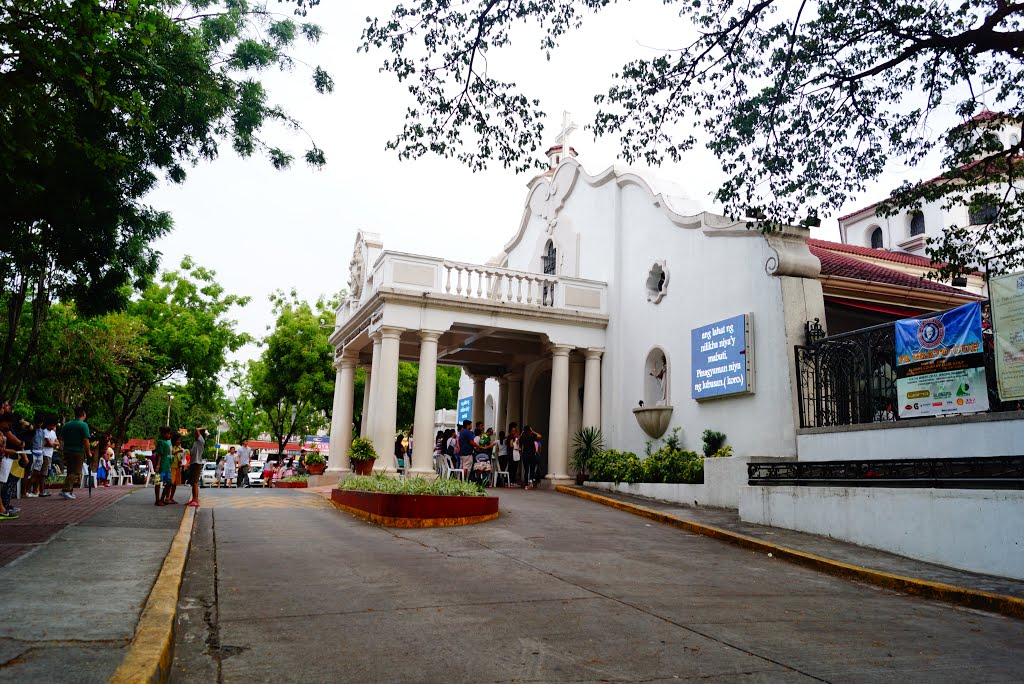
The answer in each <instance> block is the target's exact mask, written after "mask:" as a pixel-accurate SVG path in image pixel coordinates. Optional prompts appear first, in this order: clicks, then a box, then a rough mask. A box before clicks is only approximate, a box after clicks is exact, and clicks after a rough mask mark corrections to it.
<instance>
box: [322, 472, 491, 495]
mask: <svg viewBox="0 0 1024 684" xmlns="http://www.w3.org/2000/svg"><path fill="white" fill-rule="evenodd" d="M338 489H346V490H352V491H357V492H380V493H382V494H416V495H419V496H486V495H487V492H486V490H484V488H483V487H482V486H480V485H478V484H477V483H475V482H463V481H462V480H450V479H443V480H441V479H438V480H426V479H424V478H422V477H408V478H404V479H397V478H393V477H386V476H383V475H358V476H356V477H350V478H349V479H347V480H345V481H344V482H341V483H340V484H339V485H338Z"/></svg>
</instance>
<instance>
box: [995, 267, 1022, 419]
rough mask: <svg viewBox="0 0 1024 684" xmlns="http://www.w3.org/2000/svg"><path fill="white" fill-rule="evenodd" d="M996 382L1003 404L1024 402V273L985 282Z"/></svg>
mask: <svg viewBox="0 0 1024 684" xmlns="http://www.w3.org/2000/svg"><path fill="white" fill-rule="evenodd" d="M988 294H989V299H990V301H991V302H992V328H993V331H994V335H995V340H994V342H995V345H994V351H995V357H996V383H997V384H998V385H999V398H1000V399H1002V400H1003V401H1013V400H1015V399H1024V273H1013V274H1011V275H1004V276H999V277H998V278H992V279H991V280H989V281H988Z"/></svg>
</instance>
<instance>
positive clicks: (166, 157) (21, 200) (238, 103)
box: [0, 0, 333, 397]
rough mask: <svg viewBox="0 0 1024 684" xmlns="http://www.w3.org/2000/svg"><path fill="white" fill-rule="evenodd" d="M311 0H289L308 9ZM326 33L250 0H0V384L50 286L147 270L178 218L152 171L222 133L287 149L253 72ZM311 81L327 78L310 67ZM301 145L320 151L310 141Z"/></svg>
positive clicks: (167, 168)
mask: <svg viewBox="0 0 1024 684" xmlns="http://www.w3.org/2000/svg"><path fill="white" fill-rule="evenodd" d="M317 3H318V0H292V3H291V4H293V5H294V6H295V12H296V14H298V15H301V16H304V15H305V13H306V10H307V8H308V7H310V6H312V5H315V4H317ZM321 35H322V30H321V29H320V28H319V27H318V26H316V25H315V24H310V23H306V22H304V21H296V20H294V19H291V18H289V17H287V16H282V15H279V14H277V13H274V12H270V11H268V10H267V8H266V7H265V6H263V5H257V4H250V3H249V2H247V0H224V1H223V2H221V3H217V2H212V1H210V0H193V1H191V2H176V1H173V0H132V1H130V2H120V1H119V2H107V1H105V0H76V1H75V2H62V1H60V0H0V102H3V108H2V110H0V197H3V198H4V199H3V202H0V234H2V235H3V236H4V241H3V244H2V245H0V302H2V303H3V304H4V305H6V311H7V320H6V325H5V327H4V328H3V331H2V332H3V333H4V336H3V338H2V340H0V394H4V395H8V396H12V397H16V396H17V394H18V393H19V392H20V391H21V388H22V386H23V384H24V377H25V374H26V373H27V371H28V366H29V364H30V363H31V359H32V357H33V355H34V354H35V352H36V351H37V347H38V336H39V332H40V329H41V326H42V319H43V317H44V316H45V314H46V312H47V311H48V309H49V304H50V302H51V301H53V300H54V298H58V299H60V300H62V301H74V302H75V303H76V304H77V305H78V308H79V311H80V312H81V313H82V314H84V315H88V314H93V313H103V312H107V311H110V310H115V309H120V308H123V307H124V306H125V305H126V304H127V300H128V297H129V296H130V294H131V290H130V289H129V288H127V287H125V286H126V285H132V286H135V287H136V288H137V289H141V287H142V286H143V285H144V282H145V281H146V280H147V279H148V278H149V277H151V276H152V275H153V274H154V273H155V271H156V268H157V254H156V253H155V252H154V251H153V250H152V248H151V246H150V245H151V243H152V241H153V240H155V239H156V238H158V237H160V236H162V235H164V234H166V233H167V232H168V231H169V230H170V228H171V219H170V216H169V215H168V214H167V213H166V212H161V211H158V210H155V209H153V208H152V207H149V206H146V205H145V204H143V202H142V200H143V198H144V196H145V195H146V194H147V193H148V192H149V191H150V190H152V189H153V187H154V186H155V184H156V183H157V181H158V175H160V174H162V175H164V176H165V177H166V178H167V179H169V180H170V181H172V182H176V183H180V182H182V181H183V180H184V178H185V175H186V171H185V169H186V167H187V166H188V165H190V164H195V163H197V162H198V161H200V160H203V159H210V158H213V157H215V156H216V155H217V153H218V149H219V146H220V144H222V143H224V142H228V143H230V144H231V146H232V147H233V149H234V150H235V151H236V152H237V153H238V154H240V155H242V156H250V155H252V154H254V153H255V152H257V151H260V152H262V153H264V154H266V156H267V157H268V158H269V160H270V162H271V163H272V164H273V165H274V166H275V167H278V168H284V167H286V166H288V165H289V164H290V163H291V162H292V158H293V157H292V154H291V153H289V152H287V151H285V150H283V149H281V148H279V147H275V146H272V145H269V144H267V143H266V142H264V141H263V139H262V138H261V137H260V132H261V131H262V130H263V128H264V126H265V124H267V123H269V122H279V123H283V124H285V125H286V126H289V127H292V128H298V129H301V126H300V124H299V123H298V121H296V120H295V119H294V118H292V117H291V116H290V115H289V114H288V113H287V112H286V111H285V110H284V109H283V108H281V107H280V106H278V105H275V104H273V103H272V102H271V101H270V100H269V96H268V93H267V92H266V90H265V88H264V87H263V85H262V84H261V83H260V81H259V80H258V79H257V78H256V75H257V74H258V73H259V72H260V71H262V70H265V69H267V68H270V67H275V66H276V67H279V68H283V69H288V68H291V67H292V66H293V64H294V62H295V60H294V59H293V58H292V57H291V56H290V55H289V49H290V48H291V47H292V46H293V45H294V44H295V42H296V40H298V39H300V38H301V39H303V40H307V41H311V42H315V41H317V40H318V39H319V38H320V37H321ZM313 85H314V87H315V89H316V90H317V91H319V92H321V93H326V92H330V91H331V90H332V89H333V81H332V80H331V77H330V76H329V75H328V74H327V73H326V72H324V71H323V70H322V69H320V68H319V67H315V68H313ZM304 156H305V160H306V162H307V163H309V164H311V165H313V166H316V167H319V166H322V165H323V164H324V162H325V156H324V153H323V151H322V150H320V149H319V148H318V147H317V146H316V145H315V144H311V146H310V149H309V150H307V151H306V152H305V155H304ZM26 303H31V307H28V308H27V309H26V308H25V307H24V304H26ZM24 313H28V315H29V316H30V318H31V324H30V325H29V326H27V327H22V326H20V325H19V321H20V318H21V316H22V315H23V314H24ZM20 332H25V334H26V335H27V338H26V339H25V340H23V341H22V342H21V343H20V344H19V343H18V340H17V336H18V334H19V333H20Z"/></svg>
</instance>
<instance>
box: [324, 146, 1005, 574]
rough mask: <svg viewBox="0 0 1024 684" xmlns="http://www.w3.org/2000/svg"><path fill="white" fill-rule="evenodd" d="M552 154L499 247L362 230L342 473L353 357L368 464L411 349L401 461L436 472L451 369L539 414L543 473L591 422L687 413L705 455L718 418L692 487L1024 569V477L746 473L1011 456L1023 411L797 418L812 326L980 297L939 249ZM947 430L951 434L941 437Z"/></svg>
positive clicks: (955, 557) (951, 555)
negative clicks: (831, 463) (408, 421)
mask: <svg viewBox="0 0 1024 684" xmlns="http://www.w3.org/2000/svg"><path fill="white" fill-rule="evenodd" d="M560 152H561V148H560V147H556V148H552V150H551V151H549V155H551V156H552V162H553V166H552V169H551V171H549V172H548V173H546V174H544V175H543V176H540V177H538V178H536V179H535V180H534V181H533V182H532V183H531V184H530V187H529V191H528V194H527V198H526V203H525V206H524V209H523V213H522V217H521V219H520V221H519V224H518V229H517V230H516V232H515V234H514V235H512V236H511V237H510V239H509V240H508V242H507V243H506V244H505V246H504V248H503V250H502V251H501V253H500V254H498V255H497V256H495V257H493V258H491V259H490V260H488V261H487V262H486V263H480V264H470V263H459V262H453V261H450V260H447V259H445V258H443V257H438V256H430V255H417V254H408V253H405V252H401V251H395V250H389V249H385V244H384V242H383V240H382V239H381V237H380V236H379V235H376V234H373V233H369V232H360V233H359V234H358V236H357V238H356V243H355V247H354V250H353V255H352V259H351V262H350V279H349V297H348V299H347V300H346V301H345V302H343V303H342V305H341V307H340V308H339V310H338V313H337V320H336V326H335V331H334V333H333V334H332V336H331V342H332V344H333V345H334V348H335V368H336V369H337V375H336V385H335V397H334V407H333V418H332V425H331V437H332V439H331V451H330V461H329V468H330V471H329V472H333V473H335V474H336V475H344V474H346V473H348V472H349V470H350V464H349V462H348V456H347V451H348V446H349V444H350V441H349V439H350V437H349V436H350V435H351V434H352V430H353V423H352V416H353V408H354V406H353V401H354V392H353V389H354V379H355V370H356V368H357V367H363V368H365V369H366V373H367V389H366V391H365V392H364V398H363V407H362V422H361V425H360V430H361V434H362V436H365V437H369V438H371V439H372V440H373V443H374V445H375V446H376V448H377V451H378V454H380V458H378V460H377V462H376V463H375V464H374V468H375V470H376V471H378V472H382V473H388V472H393V471H394V470H395V463H394V460H393V459H392V458H391V456H390V454H391V445H392V444H393V442H394V439H395V435H396V431H397V430H398V429H399V428H400V427H404V426H398V425H397V424H396V415H397V390H398V364H399V362H400V361H414V362H418V363H419V375H418V381H417V391H416V406H415V419H414V425H413V428H414V432H415V435H416V437H417V438H416V439H414V440H413V454H412V463H411V473H410V474H412V475H417V474H418V475H423V476H428V477H433V476H434V470H433V435H434V431H435V411H434V408H435V407H434V397H435V389H436V388H435V377H436V367H437V365H438V364H444V365H449V366H458V367H461V369H462V370H463V387H462V391H461V392H460V396H463V397H472V402H471V403H472V410H471V415H470V418H471V420H472V421H473V422H477V421H484V422H485V423H486V424H487V426H488V427H494V429H495V431H496V432H497V431H499V430H502V429H506V428H507V426H508V425H509V424H511V423H517V424H519V425H524V424H529V425H530V426H531V427H533V428H534V429H536V430H537V431H538V432H539V433H541V434H542V435H543V436H544V456H545V458H544V463H543V468H544V470H543V471H542V472H543V473H544V475H545V480H546V482H547V483H548V485H549V486H553V485H557V484H559V483H568V482H569V481H570V480H572V479H573V476H574V473H573V472H572V470H571V469H570V458H569V455H570V453H571V448H572V446H571V439H572V435H573V434H574V433H575V431H576V430H577V429H579V428H580V427H584V426H594V427H599V428H600V429H601V430H602V432H603V435H604V439H605V443H606V445H607V447H609V448H613V449H617V450H620V451H632V452H635V453H643V452H644V447H645V444H646V443H647V442H648V441H649V440H652V439H657V438H661V437H664V436H665V435H667V434H669V433H670V432H671V431H672V430H673V429H674V428H676V427H678V428H680V429H681V437H682V446H683V447H684V448H686V449H691V450H695V451H699V450H700V443H701V434H702V432H703V431H704V430H706V429H711V430H715V431H718V432H722V433H725V434H726V436H727V444H728V445H730V446H731V447H732V453H733V456H732V457H729V458H715V459H707V460H706V461H705V483H704V485H698V486H697V487H700V494H699V497H689V496H688V495H685V493H684V494H680V495H679V496H682V497H683V498H681V499H679V500H681V501H688V502H691V503H692V502H693V499H694V498H699V503H700V504H702V505H712V506H722V507H728V508H733V509H737V510H739V513H740V516H741V517H742V518H743V519H744V520H750V521H752V522H761V523H766V524H773V525H778V526H781V527H790V528H793V529H804V530H806V531H812V532H815V533H819V534H827V535H831V536H836V537H838V538H841V539H848V540H850V541H854V542H856V543H860V544H864V545H868V546H875V547H877V548H882V549H888V550H892V551H896V552H898V553H904V554H906V555H909V556H914V557H918V558H924V559H926V560H931V561H934V562H938V563H945V564H949V565H953V566H956V567H961V568H965V569H971V570H978V571H982V572H992V573H994V574H1003V575H1008V576H1018V577H1021V578H1024V540H1021V542H1022V543H1021V544H1019V545H1014V546H1012V548H1011V547H1007V546H1006V545H1005V544H1004V543H1003V541H1002V540H1005V539H1007V538H1019V537H1020V535H1021V533H1020V530H1021V529H1024V491H1015V492H1014V491H1000V492H997V493H996V494H993V493H992V492H990V491H988V490H984V489H975V490H948V491H947V493H946V494H942V495H937V494H936V493H935V490H931V489H917V490H890V489H886V488H876V489H873V490H871V491H870V492H869V496H868V497H867V499H864V501H867V503H866V504H861V503H857V502H859V501H860V499H858V498H857V496H855V495H854V494H857V495H858V496H859V493H858V490H856V488H842V487H837V488H831V489H830V488H825V487H800V486H796V487H783V486H770V487H765V486H748V481H747V480H748V467H747V466H748V463H755V462H761V463H765V462H767V463H773V462H780V463H781V462H791V461H797V460H799V461H824V460H830V459H831V460H858V459H865V458H876V459H884V458H893V457H905V458H918V459H921V458H930V457H934V456H936V455H938V456H940V457H943V458H947V457H962V456H966V457H982V456H1005V455H1013V454H1016V453H1018V451H1017V449H1018V447H1017V445H1019V444H1021V443H1024V417H1022V416H1020V415H1017V413H1016V412H1015V413H1013V414H1003V415H1000V416H995V417H993V416H990V415H987V414H982V415H978V416H973V417H968V418H964V419H963V420H956V421H952V420H951V421H943V420H942V419H941V418H934V419H921V420H919V421H899V422H897V423H888V424H867V425H845V426H838V427H825V428H820V427H810V428H808V427H806V425H805V426H804V427H802V425H801V417H800V411H801V406H802V404H801V403H800V402H801V400H800V398H799V396H798V394H799V389H798V387H799V386H800V383H801V379H800V378H799V377H798V375H797V364H796V363H795V359H794V351H795V349H796V348H798V347H801V346H802V345H807V344H808V339H809V333H810V331H811V330H812V329H818V330H819V331H820V332H824V331H822V330H821V328H824V329H825V330H827V329H828V328H829V327H831V326H832V325H833V324H834V325H835V328H836V331H837V332H843V333H845V332H846V331H847V330H852V329H855V328H860V327H865V326H866V325H874V324H876V323H878V322H885V321H892V320H895V319H897V318H901V317H912V316H915V315H918V314H924V313H928V312H930V311H937V310H942V309H948V308H952V307H955V306H958V305H960V304H964V303H968V302H975V301H978V300H979V297H978V295H977V294H975V293H973V292H971V291H969V289H963V288H954V287H950V286H948V285H945V284H941V283H935V282H932V281H928V280H927V279H925V278H923V273H924V272H925V268H926V266H927V265H926V264H921V263H918V261H922V260H920V259H918V260H915V259H917V258H911V257H910V255H906V256H907V258H904V257H902V256H895V257H894V256H893V255H892V253H890V252H888V251H885V250H873V249H871V248H870V247H861V246H856V245H844V244H840V243H827V242H824V241H821V240H813V239H811V238H810V234H809V231H808V230H807V229H806V228H803V227H799V226H788V227H785V228H784V229H782V230H780V231H778V232H774V233H770V234H762V233H761V232H759V231H757V230H750V229H748V228H747V226H746V222H745V221H744V220H742V219H741V220H731V219H728V218H725V217H722V216H717V215H714V214H710V213H707V212H702V211H699V210H698V208H697V207H696V206H694V204H693V203H692V202H691V201H689V200H687V199H686V198H685V197H684V196H683V194H684V193H682V192H681V191H680V190H678V189H677V188H674V187H673V186H671V185H665V184H662V183H659V182H657V181H655V180H653V179H651V178H648V177H645V176H642V175H640V174H638V173H636V172H634V171H632V170H630V169H628V168H623V167H618V166H612V167H609V168H608V169H606V170H604V171H603V172H600V173H597V174H590V173H588V172H587V171H586V170H585V169H584V168H583V166H581V165H580V163H579V162H578V161H577V160H576V159H575V158H574V155H573V154H572V151H571V150H570V153H569V154H567V155H565V156H564V157H563V156H562V155H561V154H560ZM552 153H555V154H552ZM556 155H557V163H556V158H555V157H556ZM818 326H821V328H818ZM805 399H806V398H805ZM423 436H428V437H427V438H426V439H424V438H423ZM897 444H898V445H899V448H895V446H894V445H897ZM939 445H944V446H946V447H948V448H946V449H942V450H939V451H941V453H938V451H937V450H936V447H937V446H939ZM751 467H752V468H753V467H754V466H751ZM662 486H664V487H677V488H680V491H682V489H683V488H686V487H690V485H662ZM826 490H827V491H826ZM687 491H689V490H687ZM893 502H896V503H893ZM967 512H969V513H967ZM890 513H891V514H892V515H893V516H896V517H895V518H892V517H891V516H889V514H890ZM880 515H881V516H883V517H884V520H883V519H879V518H878V516H880ZM965 515H966V516H967V517H965ZM968 520H969V521H970V524H969V525H968V526H967V527H966V528H965V531H964V533H963V534H958V536H957V537H956V539H954V540H950V538H949V533H950V531H951V530H955V529H956V528H957V527H958V526H963V525H964V524H965V521H968ZM911 523H912V524H911ZM978 530H982V531H983V533H979V532H978ZM940 537H941V539H940Z"/></svg>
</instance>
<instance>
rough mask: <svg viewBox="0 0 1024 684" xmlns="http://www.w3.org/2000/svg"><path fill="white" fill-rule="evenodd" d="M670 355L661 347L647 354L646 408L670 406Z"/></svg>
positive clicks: (645, 372) (645, 368)
mask: <svg viewBox="0 0 1024 684" xmlns="http://www.w3.org/2000/svg"><path fill="white" fill-rule="evenodd" d="M669 379H670V373H669V365H668V355H667V354H666V353H665V350H664V349H662V348H661V347H654V348H652V349H651V351H649V352H647V359H646V360H645V361H644V406H647V407H653V406H668V405H669V398H670V397H671V393H670V392H669V389H670V388H669Z"/></svg>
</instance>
